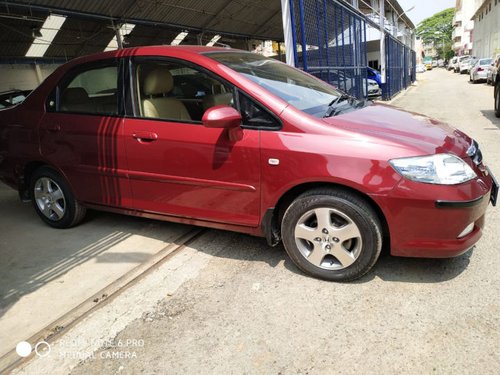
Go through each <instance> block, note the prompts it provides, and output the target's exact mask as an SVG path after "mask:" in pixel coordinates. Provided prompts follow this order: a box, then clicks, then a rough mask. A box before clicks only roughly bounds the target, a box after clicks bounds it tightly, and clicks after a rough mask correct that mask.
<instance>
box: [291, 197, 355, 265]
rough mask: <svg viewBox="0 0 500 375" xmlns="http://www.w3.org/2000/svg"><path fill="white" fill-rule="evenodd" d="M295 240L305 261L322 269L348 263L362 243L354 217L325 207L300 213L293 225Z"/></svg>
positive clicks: (353, 258)
mask: <svg viewBox="0 0 500 375" xmlns="http://www.w3.org/2000/svg"><path fill="white" fill-rule="evenodd" d="M295 243H296V245H297V248H298V250H299V251H300V253H301V254H302V256H304V258H305V259H306V260H307V261H308V262H310V263H312V264H313V265H315V266H316V267H319V268H322V269H325V270H341V269H344V268H347V267H349V266H350V265H351V264H353V263H354V262H355V261H356V259H357V258H358V257H359V255H360V253H361V250H362V246H363V244H362V239H361V232H360V230H359V228H358V226H357V225H356V224H355V223H354V221H353V220H352V219H351V218H350V217H348V216H347V215H346V214H344V213H342V212H340V211H338V210H336V209H333V208H327V207H322V208H315V209H312V210H309V211H307V212H306V213H305V214H304V215H302V216H301V218H300V219H299V220H298V222H297V224H296V226H295Z"/></svg>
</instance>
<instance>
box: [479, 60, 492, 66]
mask: <svg viewBox="0 0 500 375" xmlns="http://www.w3.org/2000/svg"><path fill="white" fill-rule="evenodd" d="M490 64H491V59H486V60H479V65H490Z"/></svg>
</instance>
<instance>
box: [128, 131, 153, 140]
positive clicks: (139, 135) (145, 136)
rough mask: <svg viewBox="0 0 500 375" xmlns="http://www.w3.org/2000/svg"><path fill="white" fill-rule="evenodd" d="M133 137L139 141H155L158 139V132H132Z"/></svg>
mask: <svg viewBox="0 0 500 375" xmlns="http://www.w3.org/2000/svg"><path fill="white" fill-rule="evenodd" d="M132 137H134V138H135V139H137V140H138V141H139V142H154V141H156V140H157V139H158V134H156V133H153V132H135V133H133V134H132Z"/></svg>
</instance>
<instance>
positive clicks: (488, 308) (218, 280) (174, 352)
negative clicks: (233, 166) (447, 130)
mask: <svg viewBox="0 0 500 375" xmlns="http://www.w3.org/2000/svg"><path fill="white" fill-rule="evenodd" d="M419 78H420V82H419V85H418V86H417V87H413V88H411V89H410V90H409V91H408V92H407V93H406V94H405V95H403V96H401V97H400V98H398V99H397V100H395V101H394V103H393V104H394V105H397V106H400V107H402V108H405V109H409V110H412V111H416V112H421V113H424V114H427V115H430V116H433V117H437V118H439V119H441V120H445V121H447V122H449V123H451V124H453V125H455V126H457V127H458V128H460V129H462V130H464V131H466V132H467V133H469V134H471V135H472V136H473V137H474V138H476V139H477V140H478V141H479V143H480V144H481V147H482V150H483V153H484V155H485V160H486V162H487V163H488V164H489V166H490V167H491V169H492V170H493V172H494V173H495V174H496V175H497V176H500V148H499V147H498V144H499V143H500V132H499V129H500V120H498V119H496V118H494V116H493V111H492V107H493V97H492V92H493V91H492V87H488V86H486V85H484V84H480V85H472V84H469V83H468V79H467V77H466V76H460V75H457V74H454V73H451V72H446V71H445V70H442V69H435V70H433V71H431V72H426V73H424V74H423V75H419ZM487 221H488V223H487V227H486V229H485V231H484V236H483V238H482V239H481V241H480V242H479V243H478V245H477V246H476V247H475V248H474V249H473V250H472V251H469V252H468V253H466V254H464V255H463V256H461V257H458V258H454V259H449V260H425V259H407V258H395V257H391V256H388V255H384V256H382V257H381V258H380V259H379V261H378V263H377V264H376V266H375V268H374V270H373V271H372V272H370V273H369V274H368V275H367V276H365V277H364V278H362V279H361V280H359V281H357V282H354V283H345V284H341V283H329V282H324V281H319V280H316V279H312V278H309V277H306V276H304V275H303V274H302V273H301V272H299V271H298V270H297V269H296V267H295V266H294V265H293V264H292V263H291V262H290V260H289V259H288V258H287V256H286V254H285V252H284V250H283V248H282V247H277V248H269V247H268V246H266V244H265V241H264V240H263V239H259V238H252V237H249V236H245V235H240V234H235V233H228V232H222V231H208V232H207V234H206V235H204V236H203V237H201V238H199V239H198V240H196V241H195V242H193V243H192V244H191V245H190V247H189V248H187V249H185V250H184V251H182V252H181V253H179V254H178V255H177V256H175V257H174V258H172V259H171V260H170V261H169V262H167V263H165V264H163V265H162V266H161V267H160V268H159V269H158V270H157V271H156V272H154V273H152V274H151V275H149V276H148V277H147V278H145V279H144V280H142V281H141V282H140V283H138V284H136V285H134V286H133V287H131V288H130V289H128V290H127V291H126V292H125V293H123V294H122V295H120V296H119V297H118V298H116V299H115V300H114V301H113V302H112V303H109V304H108V305H105V306H104V307H103V308H101V309H100V310H98V311H96V312H94V313H92V314H91V315H90V316H88V317H87V318H85V319H84V320H82V321H81V322H80V323H79V324H78V325H76V326H75V327H74V328H73V329H71V330H70V331H69V332H68V333H67V334H66V335H64V336H63V337H62V338H61V340H59V341H57V342H55V343H54V344H52V347H51V352H50V353H49V352H48V351H45V352H42V353H41V354H42V355H46V354H47V355H46V356H45V357H43V358H36V359H35V360H33V361H31V362H30V363H28V364H27V366H25V367H24V368H23V369H21V370H19V371H16V372H15V373H24V374H40V373H47V374H67V373H71V374H73V375H77V374H118V373H119V374H137V373H148V374H160V373H161V374H163V373H168V374H178V373H183V374H185V373H188V374H191V373H204V374H205V373H208V374H231V373H234V374H241V373H247V374H263V373H276V374H332V373H339V374H355V373H356V374H357V373H384V374H400V373H412V374H421V373H438V374H442V373H482V374H498V373H500V354H499V350H498V348H499V347H500V301H499V295H500V272H498V271H499V269H500V257H499V256H498V251H499V246H498V244H497V240H498V232H497V228H498V227H499V224H500V213H499V212H498V208H496V209H495V208H492V207H490V208H489V211H488V219H487ZM136 225H138V226H139V227H140V225H139V224H136Z"/></svg>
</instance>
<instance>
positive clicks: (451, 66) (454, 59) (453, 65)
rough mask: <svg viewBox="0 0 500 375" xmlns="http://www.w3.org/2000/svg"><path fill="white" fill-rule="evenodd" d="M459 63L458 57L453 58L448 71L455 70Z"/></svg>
mask: <svg viewBox="0 0 500 375" xmlns="http://www.w3.org/2000/svg"><path fill="white" fill-rule="evenodd" d="M457 61H458V57H456V56H455V57H453V58H452V59H451V60H450V61H449V62H448V68H447V69H448V70H455V68H456V66H457Z"/></svg>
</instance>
